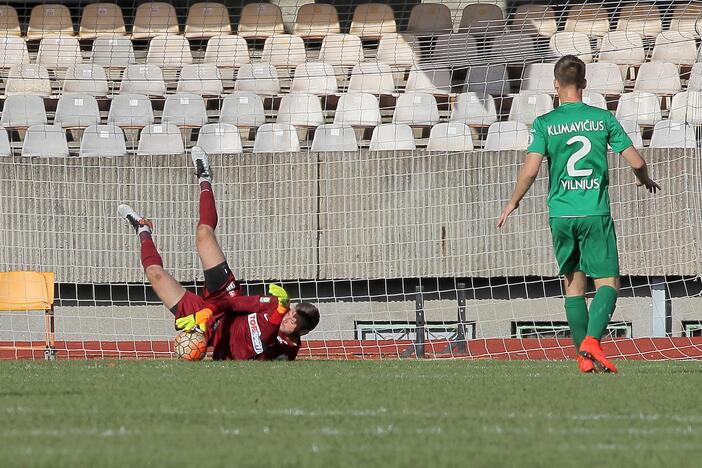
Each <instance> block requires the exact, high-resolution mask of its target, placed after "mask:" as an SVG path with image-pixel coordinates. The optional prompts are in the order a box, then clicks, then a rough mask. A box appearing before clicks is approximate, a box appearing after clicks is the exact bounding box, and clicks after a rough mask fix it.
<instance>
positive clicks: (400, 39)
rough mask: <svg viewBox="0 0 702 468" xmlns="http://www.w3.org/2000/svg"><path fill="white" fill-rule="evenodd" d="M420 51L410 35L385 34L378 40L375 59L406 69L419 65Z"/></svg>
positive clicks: (413, 37)
mask: <svg viewBox="0 0 702 468" xmlns="http://www.w3.org/2000/svg"><path fill="white" fill-rule="evenodd" d="M419 51H420V49H419V43H418V42H417V38H416V37H415V36H413V35H412V34H385V35H383V37H381V38H380V42H379V43H378V51H377V53H376V59H377V60H378V61H379V62H382V63H385V64H387V65H390V66H391V67H396V68H400V69H408V68H410V67H412V66H413V65H416V64H418V63H419V59H420V52H419Z"/></svg>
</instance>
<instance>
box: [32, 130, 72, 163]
mask: <svg viewBox="0 0 702 468" xmlns="http://www.w3.org/2000/svg"><path fill="white" fill-rule="evenodd" d="M68 154H69V153H68V142H67V141H66V132H65V130H64V129H63V128H61V127H58V126H56V125H41V124H40V125H32V126H31V127H29V129H28V130H27V134H26V135H25V136H24V142H23V143H22V156H23V157H37V158H65V157H67V156H68Z"/></svg>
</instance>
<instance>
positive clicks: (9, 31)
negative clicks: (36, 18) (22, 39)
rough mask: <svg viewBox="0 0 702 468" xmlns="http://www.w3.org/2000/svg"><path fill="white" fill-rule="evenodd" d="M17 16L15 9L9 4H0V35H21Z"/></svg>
mask: <svg viewBox="0 0 702 468" xmlns="http://www.w3.org/2000/svg"><path fill="white" fill-rule="evenodd" d="M21 35H22V30H21V29H20V23H19V16H17V10H15V7H13V6H11V5H0V36H3V37H12V36H17V37H19V36H21Z"/></svg>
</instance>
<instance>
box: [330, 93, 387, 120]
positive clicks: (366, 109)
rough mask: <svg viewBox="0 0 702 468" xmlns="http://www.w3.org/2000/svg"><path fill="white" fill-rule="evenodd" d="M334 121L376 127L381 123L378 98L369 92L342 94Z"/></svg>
mask: <svg viewBox="0 0 702 468" xmlns="http://www.w3.org/2000/svg"><path fill="white" fill-rule="evenodd" d="M334 123H335V124H337V125H350V126H352V127H375V126H376V125H379V124H380V107H379V105H378V98H376V97H375V96H374V95H372V94H369V93H347V94H342V95H341V97H340V98H339V103H338V104H337V106H336V113H335V114H334Z"/></svg>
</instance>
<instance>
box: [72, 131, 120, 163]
mask: <svg viewBox="0 0 702 468" xmlns="http://www.w3.org/2000/svg"><path fill="white" fill-rule="evenodd" d="M78 155H79V156H80V157H83V158H87V157H96V156H104V157H119V156H126V155H127V144H126V142H125V139H124V132H123V131H122V129H121V128H119V127H118V126H117V125H114V124H107V125H91V126H90V127H88V128H86V129H85V131H84V132H83V138H81V140H80V150H79V152H78Z"/></svg>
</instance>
